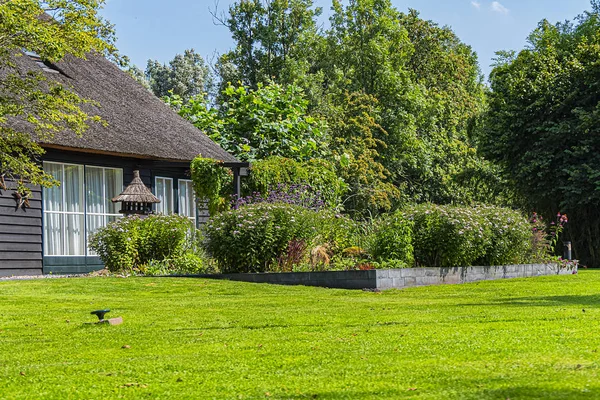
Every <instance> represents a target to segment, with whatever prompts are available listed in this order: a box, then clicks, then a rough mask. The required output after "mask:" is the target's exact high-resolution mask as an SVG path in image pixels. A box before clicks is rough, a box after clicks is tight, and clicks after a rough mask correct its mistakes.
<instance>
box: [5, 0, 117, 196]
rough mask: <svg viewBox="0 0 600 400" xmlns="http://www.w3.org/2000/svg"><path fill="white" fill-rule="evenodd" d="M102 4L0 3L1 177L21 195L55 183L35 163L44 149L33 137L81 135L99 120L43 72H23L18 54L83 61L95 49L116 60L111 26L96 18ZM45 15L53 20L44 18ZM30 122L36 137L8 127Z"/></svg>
mask: <svg viewBox="0 0 600 400" xmlns="http://www.w3.org/2000/svg"><path fill="white" fill-rule="evenodd" d="M102 4H103V1H102V0H100V1H96V0H93V1H87V0H49V1H43V2H42V1H37V0H14V1H6V0H1V1H0V69H3V71H4V73H3V76H2V78H0V176H2V177H5V178H8V179H11V180H15V181H17V182H18V187H17V190H18V191H19V192H20V193H21V194H22V195H25V196H28V195H29V194H30V190H29V189H28V188H27V186H26V185H25V182H30V183H32V184H35V185H43V186H51V185H53V184H56V182H55V181H54V180H53V179H52V177H51V176H49V175H46V174H44V173H43V171H42V169H41V168H40V166H39V164H38V161H39V159H40V157H41V155H42V154H43V152H44V151H43V149H42V148H41V147H40V146H39V145H37V144H36V143H35V139H45V140H48V139H50V138H51V137H52V135H53V134H54V133H56V132H59V131H63V130H65V129H70V130H71V131H73V132H74V133H75V134H78V135H81V134H82V133H83V132H84V131H85V130H86V128H87V127H88V124H89V123H98V122H101V121H100V119H99V118H98V117H97V116H93V115H88V114H87V113H86V112H85V111H84V108H85V107H84V106H85V103H86V102H87V101H86V100H85V99H82V98H80V97H79V96H78V95H77V94H75V93H73V92H71V91H70V90H69V89H68V88H66V87H63V86H62V85H59V84H56V83H53V82H51V81H49V80H47V79H46V77H45V76H44V75H43V73H42V72H35V71H34V72H28V73H25V74H24V73H22V71H18V69H17V66H16V64H15V63H14V58H15V57H20V56H22V53H21V52H22V50H23V49H25V50H28V51H33V52H36V53H37V54H39V55H40V57H41V58H42V59H43V60H46V61H48V62H57V61H60V60H61V59H62V58H63V57H64V56H65V55H66V54H70V55H73V56H75V57H80V58H84V57H85V55H86V54H87V53H89V52H92V51H96V52H98V53H102V54H105V55H107V56H109V57H112V58H113V59H114V60H116V61H120V57H119V56H118V55H117V54H116V49H115V47H114V44H113V43H114V36H113V31H112V27H111V26H110V25H109V24H108V23H107V22H106V21H104V20H103V19H102V17H100V16H99V15H98V10H99V8H100V7H101V5H102ZM44 11H48V12H49V13H50V15H51V16H52V17H54V18H48V17H45V16H43V15H42V14H43V13H44ZM15 118H16V119H20V120H25V121H28V122H29V123H30V124H32V125H33V128H34V130H35V134H34V135H33V137H32V135H30V133H29V132H21V131H19V130H18V129H15V128H14V127H13V126H14V125H11V124H9V121H11V120H13V119H15Z"/></svg>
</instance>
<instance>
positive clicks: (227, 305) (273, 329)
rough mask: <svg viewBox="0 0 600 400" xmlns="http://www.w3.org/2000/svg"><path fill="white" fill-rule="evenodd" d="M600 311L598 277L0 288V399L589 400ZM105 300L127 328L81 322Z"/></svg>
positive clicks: (105, 281)
mask: <svg viewBox="0 0 600 400" xmlns="http://www.w3.org/2000/svg"><path fill="white" fill-rule="evenodd" d="M599 306H600V272H598V271H582V272H580V273H579V275H569V276H551V277H541V278H530V279H515V280H505V281H494V282H481V283H476V284H467V285H450V286H436V287H423V288H414V289H407V290H402V291H387V292H383V293H372V292H362V291H346V290H333V289H322V288H307V287H285V286H270V285H257V284H249V283H235V282H225V281H211V280H202V279H168V278H167V279H159V278H127V279H119V278H76V279H57V280H36V281H8V282H0V397H1V398H5V399H24V398H31V399H39V398H53V399H69V398H73V399H75V398H77V399H106V398H136V399H137V398H153V399H156V398H169V399H186V398H214V399H249V398H253V399H264V398H271V399H305V398H306V399H342V398H347V399H360V398H373V399H382V398H419V399H431V398H435V399H458V398H460V399H485V398H489V399H508V398H510V399H521V398H545V399H550V398H554V399H558V398H564V399H575V398H588V399H589V398H600V374H599V364H598V361H599V356H600V353H598V351H599V350H600V330H599V329H598V328H599V321H600V307H599ZM105 307H108V308H111V309H112V310H113V311H112V312H111V313H110V314H109V315H108V316H112V317H116V316H122V317H123V318H124V323H123V324H122V325H120V326H105V325H104V326H101V325H93V324H88V323H89V322H93V321H94V319H95V318H96V317H95V316H92V315H90V314H89V313H90V311H92V310H95V309H99V308H105ZM124 346H125V348H124Z"/></svg>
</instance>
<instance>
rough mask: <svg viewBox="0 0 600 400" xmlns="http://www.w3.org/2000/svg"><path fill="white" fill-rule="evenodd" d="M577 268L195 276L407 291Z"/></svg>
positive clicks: (535, 266)
mask: <svg viewBox="0 0 600 400" xmlns="http://www.w3.org/2000/svg"><path fill="white" fill-rule="evenodd" d="M576 273H577V267H574V268H572V269H569V268H564V267H562V266H560V265H559V264H523V265H501V266H495V267H454V268H403V269H379V270H377V269H373V270H367V271H324V272H281V273H278V272H268V273H255V274H212V275H194V277H199V278H210V279H226V280H231V281H241V282H252V283H271V284H277V285H304V286H319V287H327V288H336V289H372V290H386V289H404V288H407V287H414V286H429V285H441V284H458V283H470V282H478V281H484V280H497V279H510V278H529V277H535V276H544V275H568V274H576Z"/></svg>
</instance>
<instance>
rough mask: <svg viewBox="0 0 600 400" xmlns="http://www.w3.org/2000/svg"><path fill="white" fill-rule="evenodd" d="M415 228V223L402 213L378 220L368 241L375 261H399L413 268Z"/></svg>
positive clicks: (398, 212)
mask: <svg viewBox="0 0 600 400" xmlns="http://www.w3.org/2000/svg"><path fill="white" fill-rule="evenodd" d="M413 226H414V222H413V221H411V220H409V219H407V218H406V217H405V216H404V215H403V214H402V213H401V212H400V211H396V212H395V213H392V214H389V215H386V216H384V217H382V218H381V219H379V220H377V221H376V222H375V224H374V227H373V229H372V233H371V234H370V235H369V240H368V243H369V249H368V250H369V253H370V254H371V256H372V257H373V259H374V260H375V261H377V262H388V261H390V260H398V261H401V262H403V263H404V264H406V265H408V266H412V264H413V262H414V256H413V252H414V249H413Z"/></svg>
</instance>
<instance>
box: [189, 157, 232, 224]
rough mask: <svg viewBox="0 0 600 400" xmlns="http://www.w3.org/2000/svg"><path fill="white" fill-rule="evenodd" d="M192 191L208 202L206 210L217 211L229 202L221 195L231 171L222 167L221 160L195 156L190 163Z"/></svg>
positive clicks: (221, 209) (229, 179) (229, 178)
mask: <svg viewBox="0 0 600 400" xmlns="http://www.w3.org/2000/svg"><path fill="white" fill-rule="evenodd" d="M191 173H192V181H193V182H194V192H196V196H197V197H198V198H199V199H204V200H206V201H207V202H208V211H209V212H210V213H211V214H215V213H218V212H219V211H223V210H224V209H225V208H227V206H228V204H229V202H228V201H227V199H226V198H225V197H223V196H222V192H223V189H224V188H225V186H226V185H227V184H228V183H229V182H230V181H231V172H230V171H229V170H228V169H226V168H225V167H223V162H222V161H217V160H213V159H211V158H203V157H201V156H199V157H196V158H195V159H194V160H193V161H192V164H191Z"/></svg>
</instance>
